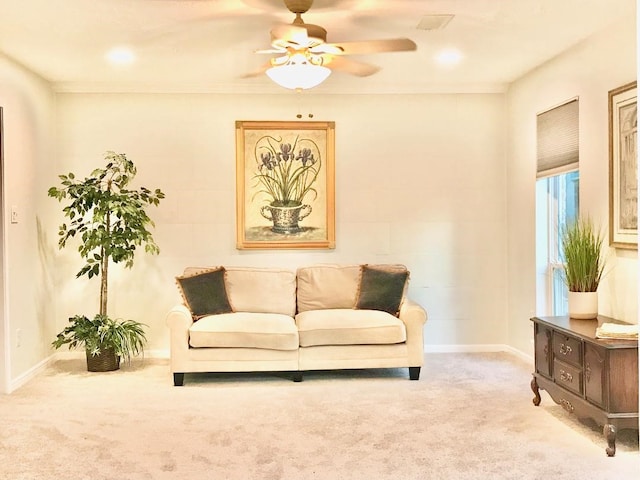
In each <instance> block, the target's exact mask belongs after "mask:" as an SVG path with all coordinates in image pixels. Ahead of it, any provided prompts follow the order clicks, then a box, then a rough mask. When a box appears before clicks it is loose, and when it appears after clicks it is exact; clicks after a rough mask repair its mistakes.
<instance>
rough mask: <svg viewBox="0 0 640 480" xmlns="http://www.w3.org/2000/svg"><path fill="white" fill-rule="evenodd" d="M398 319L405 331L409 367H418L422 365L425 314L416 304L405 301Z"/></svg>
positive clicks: (408, 300)
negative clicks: (402, 323)
mask: <svg viewBox="0 0 640 480" xmlns="http://www.w3.org/2000/svg"><path fill="white" fill-rule="evenodd" d="M399 318H400V320H402V321H403V322H404V325H405V328H406V329H407V350H408V355H409V366H410V367H420V366H422V364H423V363H424V324H425V323H426V321H427V312H426V310H425V309H424V308H423V307H422V306H421V305H419V304H417V303H416V302H414V301H412V300H410V299H405V301H404V302H402V305H401V307H400V315H399Z"/></svg>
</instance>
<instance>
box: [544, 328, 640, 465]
mask: <svg viewBox="0 0 640 480" xmlns="http://www.w3.org/2000/svg"><path fill="white" fill-rule="evenodd" d="M531 321H532V322H533V325H534V344H535V372H534V374H533V379H532V380H531V389H532V390H533V393H534V395H535V397H534V398H533V404H534V405H536V406H538V405H540V401H541V398H540V392H539V389H540V388H541V389H543V390H546V391H547V393H549V395H550V396H551V398H552V399H553V400H554V401H555V402H556V403H557V404H559V405H561V406H562V407H563V408H564V409H565V410H566V411H568V412H569V413H572V414H574V415H576V416H577V417H579V418H591V419H592V420H594V421H595V422H596V423H597V424H598V425H602V426H603V433H604V436H605V438H606V440H607V447H606V449H605V451H606V452H607V455H609V456H610V457H612V456H614V455H615V453H616V432H617V431H618V430H620V429H625V428H631V429H638V341H637V340H609V339H606V340H605V339H599V338H596V328H597V327H598V326H599V325H601V324H602V323H624V322H620V321H618V320H614V319H612V318H608V317H604V316H598V318H597V319H593V320H578V319H573V318H569V317H566V316H565V317H534V318H532V319H531Z"/></svg>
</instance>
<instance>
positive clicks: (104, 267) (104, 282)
mask: <svg viewBox="0 0 640 480" xmlns="http://www.w3.org/2000/svg"><path fill="white" fill-rule="evenodd" d="M100 258H101V260H100V264H101V265H100V271H101V275H100V315H105V316H106V315H107V290H108V287H109V285H108V283H109V258H108V257H107V256H106V255H105V252H104V247H103V248H101V249H100Z"/></svg>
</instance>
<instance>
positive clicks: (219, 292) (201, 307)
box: [176, 267, 233, 320]
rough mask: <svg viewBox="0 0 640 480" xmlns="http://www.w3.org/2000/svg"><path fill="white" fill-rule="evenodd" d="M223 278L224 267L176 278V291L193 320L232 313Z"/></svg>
mask: <svg viewBox="0 0 640 480" xmlns="http://www.w3.org/2000/svg"><path fill="white" fill-rule="evenodd" d="M224 276H225V269H224V267H219V268H216V269H213V270H204V271H202V272H199V273H196V274H193V275H183V276H180V277H176V282H177V284H178V289H179V290H180V293H181V295H182V298H183V300H184V303H185V305H186V306H187V308H188V309H189V311H190V312H191V315H192V316H193V319H194V320H198V319H200V318H202V317H204V316H207V315H217V314H219V313H231V312H233V309H232V308H231V304H230V303H229V298H228V297H227V289H226V287H225V283H224Z"/></svg>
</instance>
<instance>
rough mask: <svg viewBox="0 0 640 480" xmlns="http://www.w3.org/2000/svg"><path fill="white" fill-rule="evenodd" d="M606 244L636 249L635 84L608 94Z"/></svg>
mask: <svg viewBox="0 0 640 480" xmlns="http://www.w3.org/2000/svg"><path fill="white" fill-rule="evenodd" d="M609 244H610V245H611V246H612V247H616V248H627V249H636V250H637V249H638V100H637V85H636V82H632V83H628V84H626V85H623V86H621V87H619V88H616V89H614V90H611V91H609Z"/></svg>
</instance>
